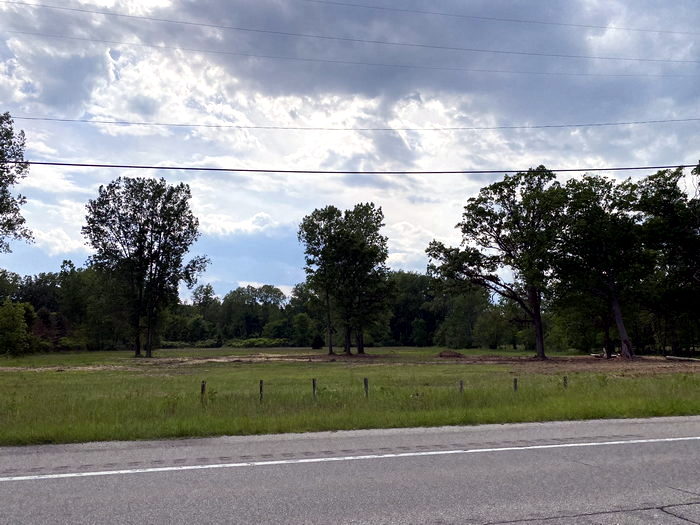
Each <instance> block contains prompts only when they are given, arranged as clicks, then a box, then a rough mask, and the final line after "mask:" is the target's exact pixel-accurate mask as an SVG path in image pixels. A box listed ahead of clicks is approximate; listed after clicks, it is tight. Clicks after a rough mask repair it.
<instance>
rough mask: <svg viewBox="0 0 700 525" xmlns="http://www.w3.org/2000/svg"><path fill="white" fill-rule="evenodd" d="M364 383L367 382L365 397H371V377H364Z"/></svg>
mask: <svg viewBox="0 0 700 525" xmlns="http://www.w3.org/2000/svg"><path fill="white" fill-rule="evenodd" d="M364 384H365V397H369V379H367V378H366V377H365V379H364Z"/></svg>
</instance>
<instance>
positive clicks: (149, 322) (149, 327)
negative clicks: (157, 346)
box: [146, 310, 153, 359]
mask: <svg viewBox="0 0 700 525" xmlns="http://www.w3.org/2000/svg"><path fill="white" fill-rule="evenodd" d="M146 357H147V358H148V359H150V358H151V357H153V317H152V315H151V312H150V310H149V312H148V314H147V315H146Z"/></svg>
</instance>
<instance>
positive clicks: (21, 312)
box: [0, 299, 33, 355]
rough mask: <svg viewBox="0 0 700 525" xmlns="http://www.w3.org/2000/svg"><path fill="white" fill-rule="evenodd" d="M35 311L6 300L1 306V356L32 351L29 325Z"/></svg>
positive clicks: (27, 306) (29, 307) (28, 306)
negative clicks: (28, 317)
mask: <svg viewBox="0 0 700 525" xmlns="http://www.w3.org/2000/svg"><path fill="white" fill-rule="evenodd" d="M32 311H33V309H32V308H31V306H30V305H25V304H22V303H13V302H11V301H10V300H9V299H6V300H5V302H4V303H2V305H1V306H0V354H5V355H22V354H26V353H28V352H30V351H31V350H32V337H31V334H30V332H29V326H28V324H27V316H28V315H29V316H30V318H31V312H32Z"/></svg>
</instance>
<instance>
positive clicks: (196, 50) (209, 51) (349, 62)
mask: <svg viewBox="0 0 700 525" xmlns="http://www.w3.org/2000/svg"><path fill="white" fill-rule="evenodd" d="M0 3H1V0H0ZM5 33H10V34H17V35H27V36H36V37H48V38H58V39H62V40H75V41H78V42H96V43H100V44H110V45H120V46H133V47H142V48H149V49H159V50H173V51H182V52H187V53H204V54H212V55H225V56H238V57H247V58H263V59H273V60H291V61H295V62H312V63H322V64H341V65H351V66H371V67H392V68H400V69H422V70H433V71H455V72H466V73H498V74H507V75H511V74H513V75H541V76H563V77H617V78H621V77H622V78H625V77H631V78H639V77H641V78H697V76H698V75H693V74H682V73H681V74H653V73H576V72H572V73H569V72H559V71H522V70H520V71H519V70H507V69H483V68H462V67H450V66H428V65H422V64H390V63H382V62H361V61H353V60H333V59H325V58H304V57H290V56H282V55H260V54H255V53H239V52H236V51H217V50H212V49H200V48H191V47H177V46H167V45H157V44H144V43H140V42H123V41H118V40H105V39H99V38H86V37H77V36H65V35H53V34H49V33H39V32H33V31H14V30H6V31H5Z"/></svg>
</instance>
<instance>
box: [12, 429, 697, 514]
mask: <svg viewBox="0 0 700 525" xmlns="http://www.w3.org/2000/svg"><path fill="white" fill-rule="evenodd" d="M0 522H1V523H12V524H18V523H138V524H144V523H177V524H179V523H183V524H185V523H186V524H200V523H373V524H374V523H401V524H406V523H546V524H555V523H556V524H559V523H561V524H593V523H597V524H618V523H620V524H627V523H630V524H631V523H654V524H688V523H699V524H700V417H687V418H657V419H648V420H608V421H589V422H571V423H537V424H522V425H487V426H480V427H446V428H431V429H400V430H399V429H397V430H373V431H353V432H325V433H315V434H286V435H276V436H255V437H224V438H215V439H197V440H176V441H157V442H154V441H150V442H122V443H87V444H82V445H61V446H38V447H5V448H0Z"/></svg>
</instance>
